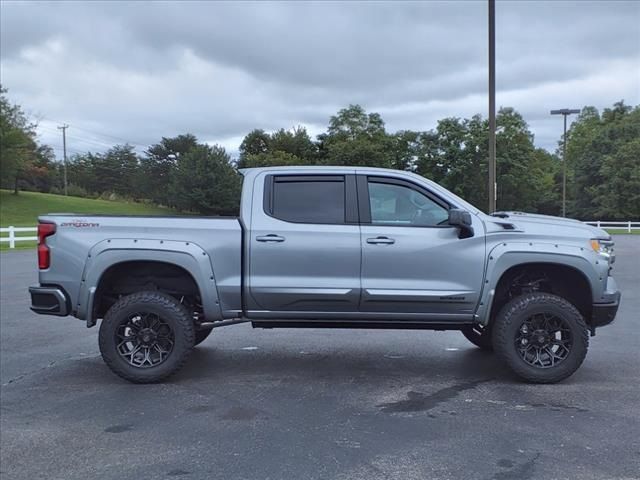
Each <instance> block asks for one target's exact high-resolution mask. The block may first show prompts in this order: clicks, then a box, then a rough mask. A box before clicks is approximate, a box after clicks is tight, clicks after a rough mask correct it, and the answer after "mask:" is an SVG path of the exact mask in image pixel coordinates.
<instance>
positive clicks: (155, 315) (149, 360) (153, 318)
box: [99, 292, 195, 383]
mask: <svg viewBox="0 0 640 480" xmlns="http://www.w3.org/2000/svg"><path fill="white" fill-rule="evenodd" d="M194 341H195V330H194V325H193V317H192V316H191V315H190V314H189V311H188V310H187V309H186V308H185V307H184V306H183V305H181V304H180V302H178V301H177V300H176V299H175V298H173V297H172V296H170V295H167V294H164V293H160V292H138V293H134V294H132V295H129V296H126V297H123V298H121V299H120V300H118V301H117V302H116V303H114V304H113V305H112V306H111V308H110V309H109V311H108V312H107V314H106V315H105V317H104V320H103V321H102V324H101V325H100V334H99V343H100V353H101V354H102V358H103V359H104V361H105V363H106V364H107V365H108V367H109V368H110V369H111V370H112V371H113V372H114V373H116V374H117V375H119V376H121V377H122V378H124V379H126V380H129V381H131V382H134V383H151V382H158V381H160V380H162V379H164V378H166V377H168V376H169V375H171V374H172V373H175V372H176V371H177V370H178V369H180V367H182V365H183V364H184V362H185V361H186V360H187V357H188V356H189V353H191V350H192V348H193V345H194Z"/></svg>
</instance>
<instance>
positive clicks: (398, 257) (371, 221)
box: [358, 175, 485, 321]
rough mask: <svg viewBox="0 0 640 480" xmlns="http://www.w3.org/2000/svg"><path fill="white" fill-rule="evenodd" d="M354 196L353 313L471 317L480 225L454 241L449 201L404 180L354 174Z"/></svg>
mask: <svg viewBox="0 0 640 480" xmlns="http://www.w3.org/2000/svg"><path fill="white" fill-rule="evenodd" d="M358 194H359V199H360V215H361V221H362V223H361V232H360V235H361V242H362V299H361V304H360V310H361V311H362V312H378V313H379V312H394V313H407V314H417V315H418V316H419V317H423V318H425V319H430V320H443V321H446V320H460V319H470V318H471V315H472V314H473V313H474V311H475V308H476V304H477V302H478V299H479V296H480V290H481V287H482V279H483V269H484V258H485V251H484V249H485V240H484V235H483V232H482V229H481V228H476V235H475V236H473V237H471V238H463V239H461V238H458V237H459V231H458V229H457V228H455V227H452V226H449V225H448V224H447V219H448V209H449V208H450V205H448V204H447V202H445V201H444V200H443V199H441V198H439V197H438V196H437V195H435V194H434V193H433V192H430V191H429V190H427V189H426V188H425V187H424V186H422V185H417V184H414V183H412V182H409V181H405V180H400V179H394V178H387V177H377V176H365V175H363V176H358ZM472 217H474V219H475V220H474V221H477V222H479V220H477V218H476V217H475V215H472ZM478 226H479V225H478Z"/></svg>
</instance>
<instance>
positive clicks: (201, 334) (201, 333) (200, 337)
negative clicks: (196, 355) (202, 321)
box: [194, 327, 213, 345]
mask: <svg viewBox="0 0 640 480" xmlns="http://www.w3.org/2000/svg"><path fill="white" fill-rule="evenodd" d="M212 331H213V327H211V328H206V329H201V330H196V342H195V343H194V345H200V344H201V343H202V342H204V341H205V340H206V339H207V337H208V336H209V335H211V332H212Z"/></svg>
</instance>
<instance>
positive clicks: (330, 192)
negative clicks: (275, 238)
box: [265, 175, 345, 224]
mask: <svg viewBox="0 0 640 480" xmlns="http://www.w3.org/2000/svg"><path fill="white" fill-rule="evenodd" d="M271 188H272V191H271V198H270V199H269V201H270V205H268V206H267V205H265V207H268V210H269V211H268V213H270V214H271V216H273V217H275V218H278V219H280V220H284V221H286V222H295V223H332V224H336V223H337V224H344V223H345V181H344V177H342V176H333V175H332V176H324V177H321V176H318V177H287V176H280V177H278V176H276V177H274V178H273V184H272V187H271Z"/></svg>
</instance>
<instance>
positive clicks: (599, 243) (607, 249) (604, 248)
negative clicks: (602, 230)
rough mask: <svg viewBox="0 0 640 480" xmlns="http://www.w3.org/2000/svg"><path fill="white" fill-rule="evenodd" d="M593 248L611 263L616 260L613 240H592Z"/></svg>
mask: <svg viewBox="0 0 640 480" xmlns="http://www.w3.org/2000/svg"><path fill="white" fill-rule="evenodd" d="M591 248H593V251H594V252H596V253H598V254H600V255H602V256H603V257H607V259H609V261H610V262H611V263H613V260H614V259H615V255H614V254H613V242H612V241H611V240H599V239H597V238H594V239H592V240H591Z"/></svg>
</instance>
